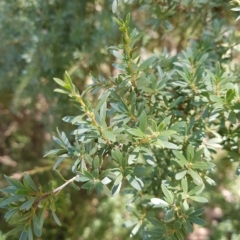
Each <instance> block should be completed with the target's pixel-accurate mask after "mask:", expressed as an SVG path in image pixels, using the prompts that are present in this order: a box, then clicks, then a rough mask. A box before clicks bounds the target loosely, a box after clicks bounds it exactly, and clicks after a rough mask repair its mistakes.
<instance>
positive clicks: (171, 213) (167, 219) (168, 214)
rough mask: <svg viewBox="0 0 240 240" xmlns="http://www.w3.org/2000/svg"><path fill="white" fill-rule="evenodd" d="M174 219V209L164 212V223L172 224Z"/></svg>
mask: <svg viewBox="0 0 240 240" xmlns="http://www.w3.org/2000/svg"><path fill="white" fill-rule="evenodd" d="M174 219H175V211H174V209H170V210H168V211H167V212H166V214H165V216H164V219H163V220H164V222H172V221H173V220H174Z"/></svg>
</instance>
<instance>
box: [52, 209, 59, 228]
mask: <svg viewBox="0 0 240 240" xmlns="http://www.w3.org/2000/svg"><path fill="white" fill-rule="evenodd" d="M51 212H52V215H53V218H54V221H55V222H56V224H57V225H58V226H62V224H61V222H60V220H59V218H58V216H57V215H56V213H55V212H54V211H51Z"/></svg>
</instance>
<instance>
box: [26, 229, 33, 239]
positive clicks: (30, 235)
mask: <svg viewBox="0 0 240 240" xmlns="http://www.w3.org/2000/svg"><path fill="white" fill-rule="evenodd" d="M27 233H28V240H33V233H32V228H31V226H28V228H27Z"/></svg>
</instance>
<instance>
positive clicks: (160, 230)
mask: <svg viewBox="0 0 240 240" xmlns="http://www.w3.org/2000/svg"><path fill="white" fill-rule="evenodd" d="M53 2H55V1H53ZM125 2H127V3H126V4H129V6H130V5H131V4H133V6H134V4H137V1H125ZM130 2H132V3H131V4H130ZM55 3H57V1H56V2H55ZM118 4H119V5H118ZM121 4H122V5H121ZM124 4H125V3H123V2H122V3H121V1H114V5H113V10H114V11H115V12H116V13H117V14H119V15H121V12H120V10H121V6H126V5H124ZM141 4H142V5H140V6H142V10H141V11H144V14H145V15H144V14H142V12H141V11H140V10H139V11H136V15H137V16H138V15H141V14H142V15H143V16H144V17H143V18H142V21H145V20H147V23H148V24H150V25H151V26H153V29H154V30H155V34H157V35H158V36H161V37H162V43H164V41H166V40H167V39H168V37H169V36H170V38H172V39H174V40H171V45H172V46H171V47H172V48H173V49H177V51H176V53H170V52H168V50H167V49H164V50H162V46H160V48H157V47H156V49H157V51H155V54H154V55H152V56H151V57H149V58H147V59H146V56H144V59H145V60H142V59H141V56H140V51H139V50H137V46H138V45H140V44H141V46H144V47H146V49H148V50H151V49H152V48H154V47H153V45H154V44H156V39H155V40H154V39H151V38H149V36H150V34H145V35H144V34H142V33H141V32H139V31H138V30H136V29H133V30H131V29H132V28H130V27H129V24H130V17H129V16H128V17H127V18H126V21H122V20H121V19H120V18H118V19H116V22H117V23H118V25H119V28H120V30H121V31H122V36H123V37H122V44H120V45H119V46H114V47H110V48H109V50H110V52H111V54H112V55H113V57H115V58H116V62H115V63H114V64H113V66H114V68H115V69H116V71H117V75H115V76H114V77H106V78H104V77H103V76H99V77H94V76H92V79H93V84H92V85H90V86H88V87H87V88H86V90H84V91H83V89H82V87H80V90H78V88H77V87H76V86H75V85H74V84H73V81H72V79H71V77H70V76H69V74H67V73H66V74H65V79H64V81H62V80H60V79H55V82H56V83H57V84H58V85H59V86H60V88H59V89H57V90H56V91H57V92H60V93H63V94H66V95H68V96H69V97H70V99H71V100H72V101H73V102H74V103H75V105H76V107H77V109H78V110H77V111H78V115H77V116H76V115H74V116H68V117H64V118H63V120H64V121H65V122H67V123H70V124H72V125H73V127H74V128H75V129H74V130H73V132H72V136H73V137H74V139H75V141H74V143H72V141H71V140H68V138H69V139H72V136H71V137H67V136H68V134H65V133H64V132H62V133H60V132H58V137H54V141H55V142H56V143H57V144H58V145H59V148H58V149H54V150H52V151H50V153H49V155H47V156H56V157H57V159H56V162H55V164H54V167H53V168H54V170H55V171H56V172H57V173H58V175H60V176H61V174H63V172H64V167H65V166H67V170H69V169H70V167H71V172H72V174H73V177H72V178H71V179H70V180H65V176H66V174H65V173H64V174H63V175H64V177H63V176H61V177H62V179H63V180H64V181H65V183H64V184H63V185H62V186H60V187H55V186H54V187H51V186H48V187H43V188H42V187H41V186H39V187H37V185H36V184H35V183H34V182H33V180H32V179H31V177H30V176H29V175H28V174H26V173H25V174H24V177H23V180H22V181H17V180H14V179H12V178H9V177H7V176H5V179H6V180H7V182H8V184H9V186H8V187H6V188H4V189H2V192H3V193H4V194H5V195H4V198H3V199H2V200H1V202H0V206H1V207H3V208H5V209H6V210H8V212H7V213H6V215H5V218H6V220H7V221H9V222H10V223H11V224H14V225H15V226H16V228H15V229H13V230H12V231H11V232H9V233H8V234H7V235H6V236H8V235H11V234H13V233H16V232H20V234H19V235H20V239H27V238H28V239H32V238H33V235H34V234H35V235H36V236H40V235H41V231H42V226H43V220H44V212H45V213H48V212H50V213H51V214H52V216H53V219H54V220H55V221H56V223H57V224H61V223H60V220H59V219H58V217H57V215H56V213H55V210H56V208H55V203H56V204H57V203H58V202H59V201H62V206H64V205H65V204H64V199H62V198H60V196H61V195H60V194H59V193H60V192H61V190H62V189H63V188H64V187H65V186H67V185H72V186H73V187H74V188H76V189H79V187H80V188H81V189H86V191H87V192H88V193H93V192H96V193H97V194H98V195H100V197H102V196H103V195H104V194H105V195H107V196H116V195H117V194H118V193H120V192H122V193H123V194H124V199H125V198H131V200H129V202H128V203H127V210H128V211H129V212H130V214H131V216H132V218H131V219H130V220H128V221H126V223H125V226H126V227H129V228H131V235H132V236H134V235H138V236H140V238H143V239H184V237H185V236H187V235H188V233H190V232H191V231H193V224H199V225H202V224H204V221H203V220H202V215H201V214H202V212H203V209H202V207H203V206H205V205H206V202H207V201H208V200H210V199H211V197H210V196H209V193H211V192H214V189H215V188H216V186H215V187H214V180H216V179H217V176H216V172H220V170H217V171H216V168H215V167H214V166H215V164H216V165H217V166H218V165H219V163H218V162H216V161H213V158H214V154H216V153H217V154H219V152H220V151H222V150H225V151H226V152H227V154H226V155H227V156H226V159H225V160H226V161H228V162H229V160H231V161H237V159H238V156H239V147H238V142H239V119H240V116H239V115H240V113H239V107H240V106H239V105H240V89H239V84H238V81H239V80H238V78H237V76H238V73H239V70H238V68H237V67H236V66H235V65H234V64H233V61H232V60H233V59H234V54H236V48H234V45H236V43H237V41H238V39H239V36H238V35H237V33H236V34H235V32H234V30H233V29H231V28H228V27H227V26H229V25H228V22H227V20H228V18H227V16H226V15H227V14H229V12H228V11H225V12H223V13H222V12H221V10H222V9H225V8H230V6H229V5H228V3H224V5H223V2H222V1H214V2H213V3H209V2H208V1H197V2H196V3H195V5H193V3H191V1H183V3H182V4H179V3H178V1H165V4H164V3H162V4H156V3H154V1H142V3H141ZM135 6H136V5H135ZM137 6H139V5H137ZM55 7H56V6H54V7H53V9H52V10H54V9H55ZM119 8H120V10H119ZM209 9H210V10H209ZM216 9H217V10H216ZM191 11H192V12H198V11H201V14H199V15H198V16H199V18H197V17H195V16H196V14H191ZM63 12H64V11H63ZM70 12H71V11H70ZM183 13H184V14H183ZM151 14H152V15H151ZM176 14H177V16H176ZM221 14H222V15H224V17H225V18H222V15H221ZM60 15H62V14H60ZM60 15H59V16H60ZM136 15H134V14H133V21H134V20H136V19H140V18H139V16H138V17H136ZM142 15H141V16H142ZM156 16H157V17H156ZM159 16H161V18H160V17H159ZM134 18H135V19H134ZM179 19H181V21H179ZM100 21H102V20H101V18H100ZM208 21H209V22H208ZM58 22H59V21H56V24H58ZM141 24H142V25H141ZM141 24H140V26H138V29H139V28H140V29H141V28H142V29H143V30H144V32H148V33H149V32H150V31H151V30H152V27H149V25H148V26H145V25H144V24H143V23H141ZM50 25H51V24H50ZM50 25H49V26H50ZM230 25H231V23H230ZM205 26H207V27H205ZM60 28H61V27H60ZM53 29H54V28H53ZM87 29H90V28H89V27H88V28H87ZM199 29H200V30H199ZM229 29H230V30H229ZM103 32H106V31H103ZM189 32H190V34H188V33H189ZM94 33H99V32H97V31H96V29H93V31H92V32H91V33H90V34H89V36H92V34H94ZM109 33H110V34H109V36H111V35H112V34H111V31H109ZM184 33H186V34H184ZM52 35H53V36H54V37H57V35H55V34H54V33H53V34H52ZM106 35H107V34H106ZM189 35H190V36H191V37H192V38H193V39H195V38H196V39H197V40H196V39H195V40H193V39H192V40H191V42H190V44H189V43H188V36H189ZM177 36H178V37H177ZM77 38H78V37H76V39H77ZM93 38H94V39H96V38H95V37H93ZM213 39H214V41H213ZM87 41H88V40H86V39H85V40H84V41H83V43H85V42H87ZM168 41H169V40H168ZM59 44H60V45H61V42H60V43H59ZM70 45H71V44H70ZM163 45H164V44H163ZM187 45H188V47H187V48H186V49H185V47H186V46H187ZM44 46H45V45H44V41H43V46H42V47H43V49H44ZM62 46H64V47H65V46H67V45H66V44H65V43H63V44H62V45H61V47H62ZM61 47H60V48H61ZM88 49H91V46H90V47H89V48H88ZM154 49H155V48H154ZM182 49H184V51H182V52H180V50H182ZM81 50H83V49H81ZM50 52H51V54H52V53H53V52H54V51H50ZM50 52H49V53H50ZM44 55H46V56H47V54H43V56H44ZM60 55H61V54H60ZM63 56H64V55H63ZM54 58H55V57H54ZM69 58H70V57H69V56H66V58H64V59H65V60H64V62H65V63H64V64H63V65H61V64H59V63H57V61H55V60H53V63H54V64H56V66H60V65H61V71H63V69H64V68H66V66H67V64H69V62H68V59H69ZM97 61H98V60H97ZM65 64H66V65H65ZM69 65H70V64H69ZM52 67H53V66H50V67H49V65H48V64H47V69H48V70H49V71H50V69H52ZM53 69H56V68H55V67H53ZM49 71H47V72H46V73H45V74H46V75H48V74H49V75H52V73H51V72H49ZM61 71H60V72H61ZM60 72H59V73H57V72H55V75H61V73H60ZM71 75H73V74H71ZM28 86H30V85H28ZM36 89H37V88H36ZM48 91H49V88H48ZM98 92H100V93H101V95H100V96H99V99H98V101H97V102H96V101H95V100H94V99H93V100H92V101H91V99H90V100H89V93H92V94H93V95H96V93H98ZM75 112H76V111H75ZM55 118H57V117H55ZM220 149H222V150H220ZM70 165H71V166H70ZM57 169H58V170H57ZM214 169H215V171H216V172H215V175H214ZM223 171H226V169H224V170H223ZM60 172H61V173H60ZM65 172H66V169H65ZM238 172H239V171H238V170H237V171H236V173H237V174H238ZM213 179H214V180H213ZM216 184H217V185H218V184H219V181H216ZM209 185H210V186H209ZM205 187H206V188H207V189H210V192H207V191H204V190H205ZM81 191H82V190H81ZM203 191H204V192H203ZM214 196H215V195H214ZM84 197H85V196H84ZM57 199H58V202H55V201H56V200H57ZM66 199H67V196H66ZM76 199H78V198H76ZM104 199H105V198H104ZM216 199H219V197H218V196H216ZM74 204H75V205H76V204H77V202H76V201H75V203H74ZM228 205H229V204H228ZM231 211H233V212H234V208H233V209H232V210H231V209H230V210H229V212H231ZM59 216H60V219H61V215H59ZM230 221H231V219H230V220H229V221H226V222H224V223H222V224H221V226H219V232H220V233H219V234H220V236H221V235H222V232H223V231H224V228H225V226H228V225H229V222H230ZM235 222H236V221H235ZM235 229H237V227H235ZM234 234H235V235H237V234H238V233H237V232H234ZM216 236H217V235H216Z"/></svg>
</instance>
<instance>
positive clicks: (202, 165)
mask: <svg viewBox="0 0 240 240" xmlns="http://www.w3.org/2000/svg"><path fill="white" fill-rule="evenodd" d="M214 166H215V164H214V163H211V162H196V163H193V165H192V169H199V170H207V169H211V168H214Z"/></svg>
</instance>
